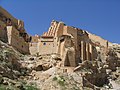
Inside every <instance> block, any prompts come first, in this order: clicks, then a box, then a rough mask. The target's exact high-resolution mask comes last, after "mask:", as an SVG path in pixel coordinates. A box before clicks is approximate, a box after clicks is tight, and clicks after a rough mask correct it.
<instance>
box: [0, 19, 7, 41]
mask: <svg viewBox="0 0 120 90" xmlns="http://www.w3.org/2000/svg"><path fill="white" fill-rule="evenodd" d="M5 27H6V25H5V23H4V22H2V21H1V20H0V40H2V41H4V42H7V31H6V28H5Z"/></svg>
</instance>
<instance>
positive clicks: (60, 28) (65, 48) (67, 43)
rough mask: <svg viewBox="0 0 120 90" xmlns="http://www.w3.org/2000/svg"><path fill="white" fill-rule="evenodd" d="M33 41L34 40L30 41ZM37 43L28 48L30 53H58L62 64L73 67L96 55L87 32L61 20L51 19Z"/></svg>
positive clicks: (92, 58)
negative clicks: (49, 24) (46, 30)
mask: <svg viewBox="0 0 120 90" xmlns="http://www.w3.org/2000/svg"><path fill="white" fill-rule="evenodd" d="M34 43H36V42H32V44H34ZM37 43H38V44H37V45H36V46H34V48H36V49H34V50H33V49H32V48H30V51H31V52H32V53H31V54H35V53H39V54H40V55H43V54H58V55H59V56H60V57H61V58H62V60H63V64H62V65H64V66H73V67H75V66H77V65H78V64H79V63H81V62H83V61H84V60H91V61H92V60H94V59H95V58H96V56H97V55H96V48H95V46H94V44H93V43H92V41H91V40H90V39H89V34H88V33H87V32H86V31H84V30H81V29H78V28H75V27H71V26H67V25H65V24H64V23H63V22H58V21H52V22H51V26H50V28H49V30H48V32H45V33H44V34H43V35H42V36H40V37H39V38H38V41H37ZM30 47H31V46H30ZM32 47H33V46H32ZM33 52H34V53H33Z"/></svg>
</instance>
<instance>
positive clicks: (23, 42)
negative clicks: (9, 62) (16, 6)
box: [0, 7, 29, 54]
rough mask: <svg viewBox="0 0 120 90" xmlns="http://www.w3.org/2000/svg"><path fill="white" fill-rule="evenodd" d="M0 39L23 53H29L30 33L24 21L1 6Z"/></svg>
mask: <svg viewBox="0 0 120 90" xmlns="http://www.w3.org/2000/svg"><path fill="white" fill-rule="evenodd" d="M0 39H1V40H2V41H4V42H6V43H8V44H9V45H11V46H13V47H14V48H15V49H17V50H18V51H20V52H21V53H23V54H29V43H28V42H29V35H28V34H27V33H26V32H25V29H24V23H23V21H21V20H18V19H16V18H14V17H13V16H12V15H11V14H9V13H8V12H7V11H6V10H4V9H3V8H2V7H0Z"/></svg>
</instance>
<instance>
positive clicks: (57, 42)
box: [0, 7, 108, 67]
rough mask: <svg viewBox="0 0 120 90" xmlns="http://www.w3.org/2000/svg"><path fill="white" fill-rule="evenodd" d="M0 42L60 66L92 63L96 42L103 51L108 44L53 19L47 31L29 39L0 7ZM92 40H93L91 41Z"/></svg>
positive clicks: (22, 29)
mask: <svg viewBox="0 0 120 90" xmlns="http://www.w3.org/2000/svg"><path fill="white" fill-rule="evenodd" d="M0 39H1V40H2V41H4V42H7V43H8V44H9V45H11V46H13V47H14V48H16V49H17V50H18V51H20V52H22V53H24V54H31V55H35V54H37V55H47V54H48V55H51V54H56V55H58V56H60V58H61V59H62V65H63V66H71V67H75V66H78V65H79V64H80V63H82V62H84V61H85V60H90V61H92V60H95V59H96V58H97V49H96V47H99V43H100V44H101V43H102V42H104V43H102V44H103V46H104V47H105V48H106V49H105V50H107V48H108V41H103V40H102V42H101V38H99V39H98V41H97V40H96V39H95V36H94V35H91V34H90V33H88V32H87V31H85V30H82V29H79V28H76V27H71V26H67V25H66V24H64V23H63V22H58V21H55V20H53V21H52V22H51V25H50V28H49V30H48V32H44V33H43V35H41V36H39V35H35V36H30V35H28V34H27V33H26V31H25V29H24V22H23V21H21V20H18V19H16V18H14V17H13V16H12V15H10V14H9V13H8V12H7V11H6V10H4V9H3V8H2V7H0ZM94 39H95V40H96V41H93V40H94Z"/></svg>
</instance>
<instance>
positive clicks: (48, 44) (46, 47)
mask: <svg viewBox="0 0 120 90" xmlns="http://www.w3.org/2000/svg"><path fill="white" fill-rule="evenodd" d="M38 48H39V54H40V55H41V54H52V53H56V51H57V50H56V43H55V41H54V38H53V37H41V38H40V41H39V42H38Z"/></svg>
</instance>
